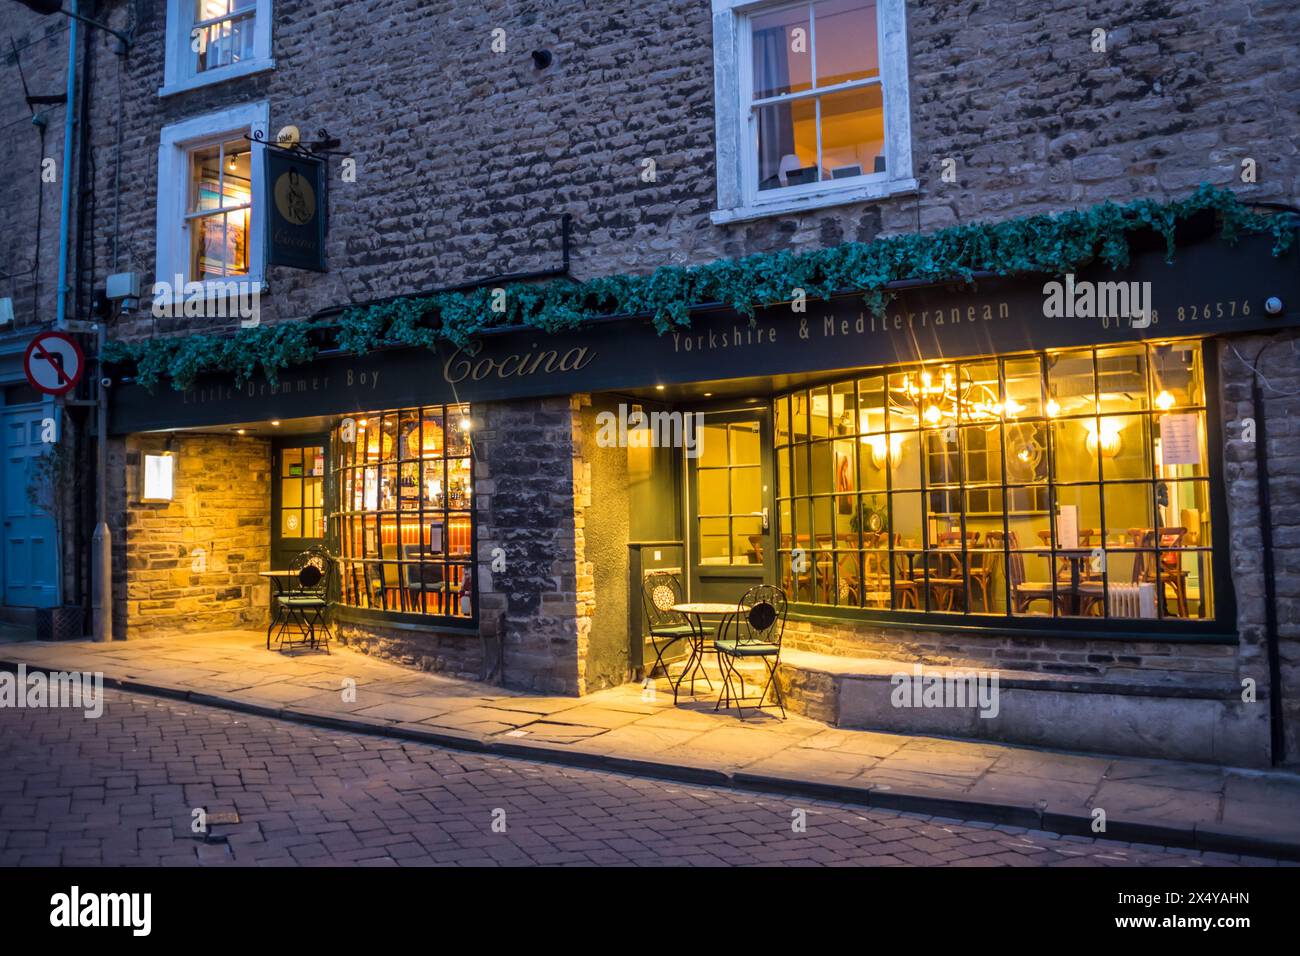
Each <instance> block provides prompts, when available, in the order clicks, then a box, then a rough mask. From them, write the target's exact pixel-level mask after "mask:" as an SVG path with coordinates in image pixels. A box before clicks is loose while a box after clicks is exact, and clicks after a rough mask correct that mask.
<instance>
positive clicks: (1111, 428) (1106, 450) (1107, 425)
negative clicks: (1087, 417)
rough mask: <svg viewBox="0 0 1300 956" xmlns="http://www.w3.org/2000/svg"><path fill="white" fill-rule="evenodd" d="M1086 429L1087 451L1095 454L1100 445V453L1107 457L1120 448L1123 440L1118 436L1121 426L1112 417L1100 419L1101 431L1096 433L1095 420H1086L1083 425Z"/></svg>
mask: <svg viewBox="0 0 1300 956" xmlns="http://www.w3.org/2000/svg"><path fill="white" fill-rule="evenodd" d="M1083 427H1084V428H1086V429H1087V430H1088V438H1087V442H1086V444H1087V446H1088V451H1089V452H1091V453H1092V454H1094V455H1095V454H1097V449H1098V447H1099V446H1100V448H1101V453H1102V454H1103V455H1104V456H1106V457H1107V458H1114V457H1115V456H1116V455H1118V454H1119V450H1120V448H1121V447H1122V446H1123V444H1124V441H1123V439H1122V438H1121V437H1120V431H1121V430H1122V426H1121V425H1120V424H1119V423H1118V422H1116V421H1114V420H1112V419H1109V418H1107V419H1102V424H1101V433H1100V435H1098V432H1097V422H1096V420H1095V419H1094V420H1091V421H1086V422H1084V425H1083Z"/></svg>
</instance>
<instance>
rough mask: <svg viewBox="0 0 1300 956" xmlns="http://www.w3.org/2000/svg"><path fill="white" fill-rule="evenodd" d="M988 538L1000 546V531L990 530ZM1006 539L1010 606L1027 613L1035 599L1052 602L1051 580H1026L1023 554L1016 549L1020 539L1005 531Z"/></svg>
mask: <svg viewBox="0 0 1300 956" xmlns="http://www.w3.org/2000/svg"><path fill="white" fill-rule="evenodd" d="M988 537H989V538H993V539H995V540H996V541H997V542H998V547H1001V540H1002V532H1001V531H990V532H989V534H988ZM1007 541H1008V542H1009V543H1010V545H1011V552H1010V554H1009V555H1008V556H1007V575H1008V577H1010V579H1011V606H1012V609H1013V611H1014V613H1016V614H1027V613H1029V608H1030V606H1031V605H1032V604H1033V603H1034V602H1035V601H1047V602H1048V604H1049V606H1050V604H1051V602H1052V595H1053V593H1054V592H1053V585H1052V582H1051V581H1027V580H1026V579H1025V556H1024V555H1023V554H1021V553H1020V552H1019V551H1017V550H1016V549H1017V548H1019V547H1020V541H1019V539H1018V538H1017V536H1016V533H1015V532H1014V531H1010V532H1007ZM1057 588H1058V590H1057V591H1056V592H1055V593H1056V594H1057V601H1058V603H1059V602H1060V598H1061V594H1060V591H1059V584H1058V585H1057Z"/></svg>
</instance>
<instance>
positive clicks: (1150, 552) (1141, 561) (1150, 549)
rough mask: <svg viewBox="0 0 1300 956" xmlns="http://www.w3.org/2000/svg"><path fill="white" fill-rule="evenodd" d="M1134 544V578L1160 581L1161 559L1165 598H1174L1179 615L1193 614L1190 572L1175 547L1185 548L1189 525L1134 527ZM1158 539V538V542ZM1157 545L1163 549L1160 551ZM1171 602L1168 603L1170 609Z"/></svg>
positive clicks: (1162, 586) (1144, 581) (1131, 530)
mask: <svg viewBox="0 0 1300 956" xmlns="http://www.w3.org/2000/svg"><path fill="white" fill-rule="evenodd" d="M1129 533H1130V534H1132V535H1133V545H1134V547H1136V548H1137V549H1138V551H1137V553H1136V554H1135V555H1134V556H1133V580H1134V581H1135V582H1143V583H1148V582H1149V583H1151V584H1155V583H1156V578H1157V573H1156V562H1157V561H1159V562H1160V570H1159V575H1158V576H1159V579H1160V587H1161V590H1162V591H1164V600H1165V601H1166V602H1167V601H1168V600H1169V599H1170V598H1173V600H1174V605H1175V607H1176V608H1177V611H1176V614H1177V616H1178V617H1191V613H1190V612H1189V611H1188V606H1187V571H1185V570H1184V569H1183V566H1182V562H1181V561H1180V555H1179V554H1178V552H1177V551H1176V550H1175V549H1177V548H1180V547H1182V544H1183V540H1184V539H1185V538H1186V537H1187V529H1186V528H1160V529H1158V531H1157V530H1156V529H1152V528H1130V529H1129ZM1157 539H1158V541H1157ZM1157 546H1158V547H1159V548H1160V550H1159V551H1158V552H1157V551H1156V548H1157ZM1168 609H1169V608H1168V604H1166V605H1165V610H1166V611H1167V610H1168Z"/></svg>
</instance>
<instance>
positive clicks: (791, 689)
mask: <svg viewBox="0 0 1300 956" xmlns="http://www.w3.org/2000/svg"><path fill="white" fill-rule="evenodd" d="M918 667H920V670H919V671H918V670H917V668H918ZM981 674H982V675H983V678H982V682H981V678H980V675H981ZM995 675H996V683H995V682H994V676H995ZM778 679H779V680H780V682H781V688H782V691H783V692H784V693H785V695H786V704H787V706H788V707H790V709H792V710H794V711H797V712H799V713H802V714H804V715H806V716H808V717H811V718H813V719H815V720H821V721H824V722H826V723H828V724H833V725H835V726H837V727H844V728H851V729H860V730H876V731H884V732H893V733H906V734H925V735H940V736H947V737H964V738H970V739H975V740H990V741H999V742H1003V743H1016V744H1029V745H1032V746H1039V747H1050V748H1054V749H1062V750H1083V751H1092V752H1095V753H1108V754H1123V755H1128V756H1140V757H1159V758H1163V759H1169V760H1192V761H1199V762H1206V763H1218V764H1229V765H1233V766H1247V767H1264V766H1268V749H1267V742H1268V706H1267V703H1265V702H1264V701H1263V699H1262V697H1261V698H1260V699H1259V700H1257V701H1256V702H1253V703H1246V702H1243V701H1242V699H1241V688H1240V687H1239V686H1237V685H1235V684H1234V683H1232V682H1231V681H1230V680H1225V679H1221V678H1217V677H1207V678H1206V679H1205V681H1204V682H1201V683H1199V684H1196V685H1192V686H1189V685H1187V684H1186V683H1178V684H1174V683H1165V682H1161V681H1159V680H1153V679H1151V678H1150V677H1141V676H1135V677H1133V678H1132V679H1117V678H1116V677H1114V676H1111V677H1106V678H1102V677H1090V676H1078V675H1058V674H1045V673H1040V672H1037V671H1013V670H1007V669H988V670H984V671H980V670H979V669H976V668H971V667H958V666H941V665H934V666H931V665H924V666H921V665H916V664H914V663H912V662H909V661H894V660H884V659H879V658H855V657H838V656H832V655H828V654H816V653H812V652H808V651H796V650H783V651H782V654H781V670H780V673H779V675H778ZM918 684H919V690H918V689H917V688H918ZM981 687H982V688H983V690H984V692H985V693H984V696H983V698H981V697H980V695H979V693H978V691H979V690H980V688H981ZM927 688H929V694H928V695H927V694H926V689H927ZM937 693H939V694H943V695H944V696H943V699H942V700H941V701H940V700H939V698H938V697H936V694H937Z"/></svg>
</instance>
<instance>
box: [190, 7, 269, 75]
mask: <svg viewBox="0 0 1300 956" xmlns="http://www.w3.org/2000/svg"><path fill="white" fill-rule="evenodd" d="M255 6H256V2H255V0H233V2H227V0H198V3H197V9H196V11H195V15H194V22H195V23H202V22H204V21H207V20H213V19H216V18H219V17H226V16H227V15H228V14H239V15H238V16H234V17H231V18H230V19H219V20H217V22H215V23H212V24H210V25H208V26H206V27H200V28H198V30H197V31H196V32H194V33H193V34H191V36H190V38H189V39H190V40H191V41H192V42H191V43H190V48H191V49H192V50H195V54H196V59H195V72H197V73H203V72H205V71H206V70H212V69H215V68H217V67H219V66H229V65H230V64H232V63H238V62H240V61H241V60H245V59H248V58H249V57H251V56H252V55H253V23H254V21H255V19H256V17H255V16H254V8H255ZM196 46H197V49H195V47H196Z"/></svg>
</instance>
